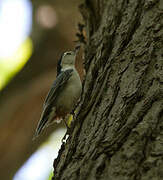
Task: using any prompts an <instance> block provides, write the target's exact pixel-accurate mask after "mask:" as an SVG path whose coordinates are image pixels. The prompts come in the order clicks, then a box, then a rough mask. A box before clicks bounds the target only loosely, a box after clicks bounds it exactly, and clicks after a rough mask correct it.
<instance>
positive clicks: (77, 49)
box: [74, 45, 80, 54]
mask: <svg viewBox="0 0 163 180" xmlns="http://www.w3.org/2000/svg"><path fill="white" fill-rule="evenodd" d="M79 49H80V45H78V46H76V47H75V50H74V52H75V54H77V53H78V52H79Z"/></svg>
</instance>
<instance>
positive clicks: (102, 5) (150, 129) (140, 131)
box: [53, 0, 163, 180]
mask: <svg viewBox="0 0 163 180" xmlns="http://www.w3.org/2000/svg"><path fill="white" fill-rule="evenodd" d="M80 10H81V13H82V15H83V19H84V21H85V25H86V27H85V30H86V44H85V46H84V49H85V56H84V61H85V62H84V63H85V70H86V76H85V80H84V82H83V92H82V97H81V102H80V104H79V107H78V109H77V115H76V117H75V122H74V126H73V127H72V133H71V134H70V136H69V138H68V140H67V142H66V144H63V145H62V147H61V150H60V152H59V155H58V158H57V159H55V161H54V177H53V179H55V180H68V179H70V180H76V179H78V180H94V179H98V180H99V179H105V180H149V179H151V180H156V179H157V180H162V179H163V28H162V27H163V1H161V0H118V1H116V0H101V1H99V0H85V2H84V3H83V4H82V5H81V6H80Z"/></svg>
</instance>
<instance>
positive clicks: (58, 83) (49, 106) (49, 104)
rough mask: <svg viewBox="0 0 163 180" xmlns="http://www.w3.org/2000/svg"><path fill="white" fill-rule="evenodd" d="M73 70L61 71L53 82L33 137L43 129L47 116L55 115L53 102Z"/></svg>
mask: <svg viewBox="0 0 163 180" xmlns="http://www.w3.org/2000/svg"><path fill="white" fill-rule="evenodd" d="M72 71H73V69H68V70H66V71H62V72H61V73H60V74H59V75H58V76H57V79H56V80H55V81H54V83H53V85H52V87H51V89H50V91H49V93H48V95H47V97H46V99H45V102H44V105H43V112H42V114H41V118H40V121H39V123H38V126H37V129H36V133H35V137H36V136H38V135H39V134H40V133H41V131H42V129H43V128H44V127H45V125H46V124H47V122H48V120H49V116H51V115H52V114H55V110H56V109H55V107H54V104H55V100H56V97H57V96H58V94H59V93H60V92H61V89H62V88H63V87H64V85H65V84H66V83H67V81H68V80H69V78H70V77H71V75H72Z"/></svg>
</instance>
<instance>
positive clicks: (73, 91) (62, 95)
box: [35, 47, 82, 137]
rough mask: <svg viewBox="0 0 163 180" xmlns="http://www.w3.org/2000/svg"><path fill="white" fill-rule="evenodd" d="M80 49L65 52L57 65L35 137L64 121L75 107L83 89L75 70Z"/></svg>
mask: <svg viewBox="0 0 163 180" xmlns="http://www.w3.org/2000/svg"><path fill="white" fill-rule="evenodd" d="M78 50H79V47H77V48H75V50H74V51H68V52H65V53H64V54H63V55H62V57H61V59H60V60H59V62H58V65H57V77H56V80H55V81H54V83H53V85H52V87H51V89H50V91H49V93H48V95H47V97H46V99H45V102H44V104H43V112H42V114H41V118H40V121H39V123H38V126H37V129H36V133H35V137H37V136H38V135H39V134H40V133H41V131H42V130H43V129H44V128H45V127H46V126H48V125H49V124H51V123H53V122H57V121H58V120H59V119H64V118H65V117H66V116H67V115H68V114H69V113H70V112H71V111H72V110H73V108H74V107H75V105H76V103H77V101H78V99H79V97H80V94H81V89H82V84H81V80H80V77H79V74H78V72H77V70H76V69H75V59H76V54H77V52H78Z"/></svg>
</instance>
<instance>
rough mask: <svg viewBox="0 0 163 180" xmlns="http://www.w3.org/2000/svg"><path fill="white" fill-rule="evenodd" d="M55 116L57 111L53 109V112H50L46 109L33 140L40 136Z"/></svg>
mask: <svg viewBox="0 0 163 180" xmlns="http://www.w3.org/2000/svg"><path fill="white" fill-rule="evenodd" d="M54 115H55V109H52V111H51V112H49V108H48V107H44V109H43V112H42V114H41V118H40V121H39V123H38V125H37V128H36V132H35V134H34V136H33V139H32V140H35V139H36V138H37V137H38V136H39V135H40V133H41V132H42V130H43V129H44V128H45V127H46V125H47V124H48V122H49V121H51V120H52V119H53V117H54Z"/></svg>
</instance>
